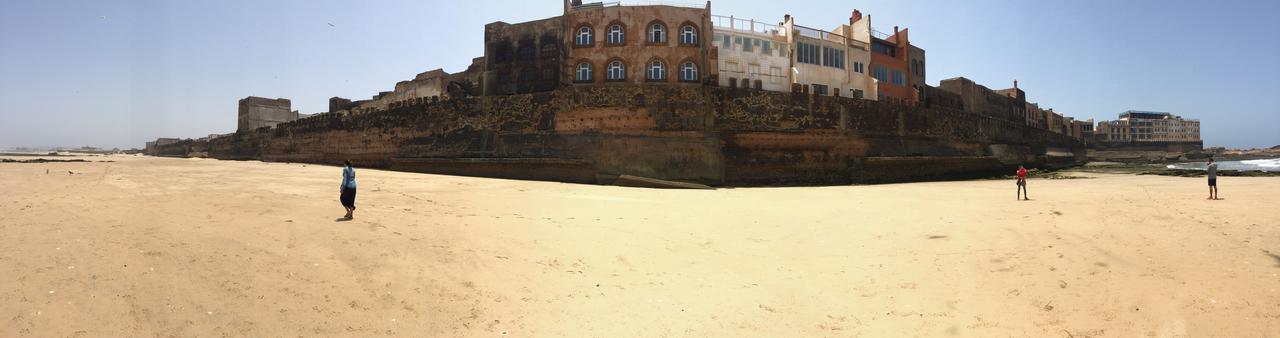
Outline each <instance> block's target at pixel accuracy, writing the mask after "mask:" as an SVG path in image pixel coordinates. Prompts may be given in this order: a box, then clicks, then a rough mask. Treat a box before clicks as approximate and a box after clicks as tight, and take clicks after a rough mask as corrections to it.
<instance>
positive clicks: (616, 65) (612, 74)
mask: <svg viewBox="0 0 1280 338" xmlns="http://www.w3.org/2000/svg"><path fill="white" fill-rule="evenodd" d="M608 73H609V74H608V75H607V77H606V79H608V80H626V79H627V67H626V66H625V65H623V64H622V61H616V60H615V61H613V62H610V63H609V70H608Z"/></svg>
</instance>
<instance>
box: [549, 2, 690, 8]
mask: <svg viewBox="0 0 1280 338" xmlns="http://www.w3.org/2000/svg"><path fill="white" fill-rule="evenodd" d="M618 6H671V7H684V8H706V5H705V4H696V3H683V2H667V1H608V2H598V1H597V2H587V3H583V4H581V5H577V6H573V8H572V9H579V8H600V7H618Z"/></svg>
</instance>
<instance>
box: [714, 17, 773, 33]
mask: <svg viewBox="0 0 1280 338" xmlns="http://www.w3.org/2000/svg"><path fill="white" fill-rule="evenodd" d="M711 26H712V27H716V28H723V29H729V30H736V31H745V32H752V33H759V34H770V35H786V34H785V33H786V32H784V31H783V30H782V27H779V26H778V25H771V24H767V23H763V22H757V21H755V20H748V19H742V18H735V17H732V16H721V15H712V16H711Z"/></svg>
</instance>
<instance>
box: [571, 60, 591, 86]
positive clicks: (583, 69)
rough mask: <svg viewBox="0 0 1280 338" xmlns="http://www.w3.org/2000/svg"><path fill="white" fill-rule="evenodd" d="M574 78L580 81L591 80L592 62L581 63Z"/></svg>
mask: <svg viewBox="0 0 1280 338" xmlns="http://www.w3.org/2000/svg"><path fill="white" fill-rule="evenodd" d="M574 80H575V81H578V82H591V64H590V63H586V62H583V63H579V64H578V72H577V76H575V77H574Z"/></svg>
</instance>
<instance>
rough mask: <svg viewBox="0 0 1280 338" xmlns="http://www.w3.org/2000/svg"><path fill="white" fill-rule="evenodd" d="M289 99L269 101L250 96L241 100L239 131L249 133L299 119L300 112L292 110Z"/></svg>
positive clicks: (237, 128) (238, 120)
mask: <svg viewBox="0 0 1280 338" xmlns="http://www.w3.org/2000/svg"><path fill="white" fill-rule="evenodd" d="M289 106H290V103H289V100H288V99H268V98H261V97H256V96H250V97H246V98H243V99H240V104H239V108H238V114H237V116H238V119H237V121H236V122H237V123H236V130H237V131H249V130H254V129H258V128H262V127H271V126H275V125H277V124H280V123H283V122H289V121H293V120H297V119H298V112H296V111H293V110H290V108H289Z"/></svg>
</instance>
